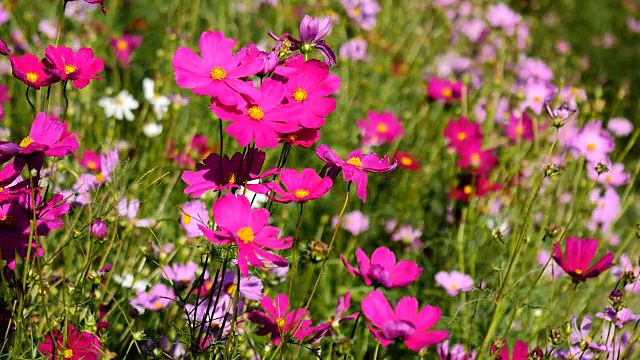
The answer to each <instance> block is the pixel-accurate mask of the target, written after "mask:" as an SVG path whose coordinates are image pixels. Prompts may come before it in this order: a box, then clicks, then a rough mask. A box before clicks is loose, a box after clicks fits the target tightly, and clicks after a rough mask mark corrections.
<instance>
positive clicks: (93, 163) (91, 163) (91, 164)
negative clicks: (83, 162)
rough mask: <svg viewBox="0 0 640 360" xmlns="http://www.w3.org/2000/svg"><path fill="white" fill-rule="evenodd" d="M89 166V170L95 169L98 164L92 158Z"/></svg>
mask: <svg viewBox="0 0 640 360" xmlns="http://www.w3.org/2000/svg"><path fill="white" fill-rule="evenodd" d="M87 167H88V168H89V170H95V169H96V168H97V167H98V164H96V162H95V161H93V160H91V161H88V162H87Z"/></svg>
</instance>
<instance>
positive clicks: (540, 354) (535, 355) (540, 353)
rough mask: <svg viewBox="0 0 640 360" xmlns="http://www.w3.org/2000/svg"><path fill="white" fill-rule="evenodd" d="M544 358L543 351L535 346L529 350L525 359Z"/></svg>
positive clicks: (536, 359) (535, 359) (539, 359)
mask: <svg viewBox="0 0 640 360" xmlns="http://www.w3.org/2000/svg"><path fill="white" fill-rule="evenodd" d="M543 358H544V351H542V349H540V348H539V347H536V348H535V349H533V351H531V353H530V354H529V357H528V358H527V360H542V359H543Z"/></svg>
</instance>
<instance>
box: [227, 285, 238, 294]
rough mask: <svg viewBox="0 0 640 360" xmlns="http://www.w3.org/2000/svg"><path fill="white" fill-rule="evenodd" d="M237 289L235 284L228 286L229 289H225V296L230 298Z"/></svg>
mask: <svg viewBox="0 0 640 360" xmlns="http://www.w3.org/2000/svg"><path fill="white" fill-rule="evenodd" d="M237 288H238V286H237V285H236V284H231V285H229V287H228V288H227V294H228V295H229V296H232V295H233V294H235V293H236V289H237Z"/></svg>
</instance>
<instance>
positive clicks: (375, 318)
mask: <svg viewBox="0 0 640 360" xmlns="http://www.w3.org/2000/svg"><path fill="white" fill-rule="evenodd" d="M362 312H363V313H364V316H365V317H366V318H367V319H369V321H370V322H371V323H370V324H367V326H368V327H369V330H371V333H372V334H373V336H374V337H375V338H376V339H377V340H378V341H379V342H380V344H382V346H384V347H387V346H389V345H390V344H391V343H392V342H393V341H394V340H402V341H404V343H405V345H407V347H408V348H409V349H410V350H412V351H416V352H417V351H420V350H422V349H424V348H425V347H427V346H431V345H434V344H437V343H439V342H441V341H442V340H444V339H446V338H448V337H449V332H448V331H445V330H432V329H431V328H433V326H434V325H436V323H437V322H438V320H440V316H441V314H442V313H441V311H440V308H438V307H435V306H431V305H425V306H424V307H423V308H422V310H418V300H417V299H416V298H414V297H410V296H405V297H403V298H402V299H400V301H398V303H397V304H396V307H395V310H394V309H392V308H391V305H390V304H389V301H388V300H387V299H386V298H385V297H384V295H383V294H382V292H380V290H374V291H373V292H371V293H370V294H369V295H367V296H365V298H364V299H362Z"/></svg>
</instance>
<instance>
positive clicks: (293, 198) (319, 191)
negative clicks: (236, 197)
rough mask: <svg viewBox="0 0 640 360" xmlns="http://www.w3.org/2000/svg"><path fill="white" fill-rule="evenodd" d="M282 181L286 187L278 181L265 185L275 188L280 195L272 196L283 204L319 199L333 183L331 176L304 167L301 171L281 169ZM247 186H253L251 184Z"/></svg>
mask: <svg viewBox="0 0 640 360" xmlns="http://www.w3.org/2000/svg"><path fill="white" fill-rule="evenodd" d="M280 181H281V182H282V184H283V185H284V189H283V188H282V187H281V186H280V185H278V183H276V182H271V183H269V184H267V185H264V186H265V187H266V188H268V189H269V190H273V191H274V192H275V194H276V195H277V196H278V197H276V196H271V197H270V198H271V199H272V200H273V201H276V202H279V203H282V204H288V203H290V202H299V203H302V202H306V201H309V200H315V199H319V198H321V197H323V196H324V195H325V194H326V193H328V192H329V190H331V186H332V185H333V181H332V180H331V178H328V177H325V178H321V177H320V175H318V173H316V171H315V170H313V169H303V170H302V171H301V172H298V171H296V170H294V169H283V170H281V171H280ZM247 186H248V187H249V188H251V187H250V186H249V185H247ZM255 191H257V190H255Z"/></svg>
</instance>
